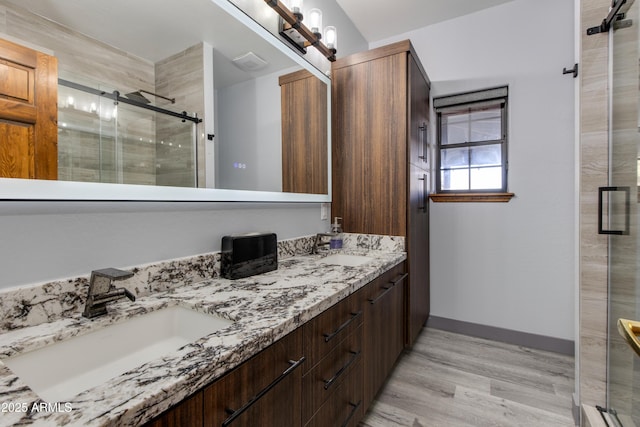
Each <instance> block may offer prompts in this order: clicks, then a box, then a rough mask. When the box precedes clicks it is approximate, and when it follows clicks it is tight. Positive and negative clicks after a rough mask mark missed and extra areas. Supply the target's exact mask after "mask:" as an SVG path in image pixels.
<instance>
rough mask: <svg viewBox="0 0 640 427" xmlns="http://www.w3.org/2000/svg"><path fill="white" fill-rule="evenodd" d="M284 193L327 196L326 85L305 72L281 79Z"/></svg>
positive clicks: (281, 77)
mask: <svg viewBox="0 0 640 427" xmlns="http://www.w3.org/2000/svg"><path fill="white" fill-rule="evenodd" d="M279 83H280V93H281V104H282V191H284V192H293V193H309V194H327V193H328V192H329V179H328V176H329V175H328V171H327V166H328V142H327V140H328V137H327V136H328V133H329V131H328V129H327V114H328V113H327V112H328V110H327V107H328V100H327V85H326V84H325V83H323V82H322V81H321V80H320V79H318V78H317V77H315V76H314V75H313V74H311V73H310V72H308V71H306V70H301V71H296V72H294V73H290V74H286V75H283V76H280V78H279Z"/></svg>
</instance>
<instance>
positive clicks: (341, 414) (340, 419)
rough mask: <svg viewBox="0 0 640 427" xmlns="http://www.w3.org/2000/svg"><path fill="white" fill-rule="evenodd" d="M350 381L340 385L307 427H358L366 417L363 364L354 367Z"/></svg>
mask: <svg viewBox="0 0 640 427" xmlns="http://www.w3.org/2000/svg"><path fill="white" fill-rule="evenodd" d="M349 377H350V378H349V379H348V380H345V381H343V382H342V383H340V384H339V385H338V386H337V388H336V390H335V391H334V392H333V393H332V394H331V396H330V397H329V399H327V401H326V402H325V403H324V404H323V405H322V406H321V407H320V409H319V410H318V411H317V412H316V414H315V415H314V417H313V418H312V419H311V420H309V422H308V423H307V424H306V425H305V427H329V426H337V427H356V426H357V425H358V424H359V422H360V420H361V419H362V417H364V414H365V411H366V407H365V406H364V402H363V399H362V392H363V391H362V380H363V378H362V377H363V370H362V362H361V361H358V362H357V364H355V365H354V366H353V369H352V371H351V373H350V375H349Z"/></svg>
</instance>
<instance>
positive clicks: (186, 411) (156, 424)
mask: <svg viewBox="0 0 640 427" xmlns="http://www.w3.org/2000/svg"><path fill="white" fill-rule="evenodd" d="M202 402H203V400H202V391H199V392H197V393H196V394H194V395H193V396H191V397H188V398H186V399H185V400H183V401H182V402H180V403H178V404H177V405H176V406H174V407H173V408H171V409H169V410H167V411H165V412H164V413H162V414H161V415H159V416H158V417H156V418H154V419H153V420H151V421H150V422H148V423H146V424H145V426H146V427H201V426H202V423H203V415H202Z"/></svg>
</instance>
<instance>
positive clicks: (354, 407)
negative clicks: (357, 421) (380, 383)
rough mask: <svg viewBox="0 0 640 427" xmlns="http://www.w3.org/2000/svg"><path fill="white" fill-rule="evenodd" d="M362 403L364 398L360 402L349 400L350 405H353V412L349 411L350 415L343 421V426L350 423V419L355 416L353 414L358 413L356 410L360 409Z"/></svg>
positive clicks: (345, 426)
mask: <svg viewBox="0 0 640 427" xmlns="http://www.w3.org/2000/svg"><path fill="white" fill-rule="evenodd" d="M361 404H362V400H361V401H360V402H358V403H351V402H349V406H351V407H352V409H351V412H349V416H348V417H347V419H346V420H344V422H343V423H342V427H347V426H348V425H349V421H351V418H353V415H354V414H355V413H356V411H357V410H358V408H359V407H360V405H361Z"/></svg>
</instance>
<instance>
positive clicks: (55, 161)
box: [0, 0, 331, 202]
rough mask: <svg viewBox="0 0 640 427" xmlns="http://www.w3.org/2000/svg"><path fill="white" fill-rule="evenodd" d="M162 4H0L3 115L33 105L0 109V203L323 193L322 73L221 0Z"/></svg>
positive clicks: (325, 85) (280, 197) (313, 197)
mask: <svg viewBox="0 0 640 427" xmlns="http://www.w3.org/2000/svg"><path fill="white" fill-rule="evenodd" d="M256 2H259V3H260V4H261V6H264V7H265V16H267V17H266V18H265V19H273V20H276V19H277V16H276V14H275V13H274V12H273V11H271V10H270V8H269V7H268V6H267V5H266V4H265V3H264V2H263V1H261V0H256ZM161 3H162V4H161V5H159V4H158V1H157V0H136V1H133V2H132V1H128V0H112V1H108V2H104V1H102V0H0V14H3V13H4V15H5V16H0V18H3V19H0V39H2V40H3V41H2V43H3V45H1V46H0V53H2V55H0V67H1V68H4V69H3V70H1V71H2V73H0V79H2V80H4V81H3V82H2V83H3V84H2V85H0V91H1V92H2V93H0V104H1V103H4V104H3V105H1V106H0V107H2V108H0V110H4V111H17V110H18V109H19V110H20V111H23V110H25V111H26V109H28V108H33V109H34V111H35V112H34V114H33V117H31V116H29V117H27V118H26V119H25V118H24V117H22V116H20V115H15V114H13V113H9V114H8V115H6V116H0V177H1V178H0V199H3V200H26V199H31V200H33V199H37V200H159V201H162V200H168V201H172V200H175V201H265V202H271V201H285V202H296V201H300V202H327V201H330V188H331V183H330V173H329V171H330V146H331V144H330V141H329V138H330V132H329V129H330V116H331V115H330V111H329V109H330V105H331V102H330V80H329V78H328V77H327V76H326V75H324V74H323V73H322V72H321V71H320V70H318V69H317V68H316V67H314V66H313V65H311V64H309V63H308V62H307V61H305V60H304V58H302V57H300V56H299V55H298V54H297V53H295V52H294V51H293V50H292V49H290V48H289V47H288V46H286V45H285V44H283V43H282V41H281V40H279V39H278V38H277V37H276V36H274V35H273V34H272V33H271V32H269V31H267V30H266V29H265V28H264V27H263V26H261V25H260V24H258V23H257V22H255V21H254V20H252V19H251V18H249V17H248V16H247V15H246V14H245V13H243V12H242V11H241V10H240V9H238V8H237V7H236V6H234V5H233V4H232V3H230V2H229V1H228V0H180V1H178V0H173V1H168V0H167V1H162V2H161ZM21 49H25V50H24V52H23V51H21ZM25 52H26V53H25ZM30 52H37V54H38V55H42V57H43V58H49V59H51V58H53V59H51V60H50V62H46V61H45V60H42V59H41V57H40V56H38V57H37V58H35V59H34V60H33V64H34V65H33V66H32V65H30V63H29V60H23V59H22V58H28V57H29V55H30V54H31V53H30ZM42 64H48V65H45V66H43V65H42ZM47 73H50V74H47ZM47 75H48V76H49V77H43V76H47ZM3 76H5V77H3ZM6 76H8V77H6ZM51 85H54V86H55V89H56V90H54V91H52V90H50V88H51V87H52V86H51ZM34 92H35V96H33V93H34ZM30 94H31V95H30ZM45 95H47V96H48V97H49V101H48V102H49V106H51V105H53V108H50V107H46V106H42V105H36V102H47V101H46V99H47V96H45ZM30 97H31V98H30ZM21 103H23V104H25V105H26V106H25V105H22V104H21ZM0 114H1V113H0ZM52 117H54V118H53V119H52ZM47 123H48V124H47ZM47 126H48V128H47ZM52 126H53V129H51V127H52ZM42 141H45V143H42ZM52 141H53V142H52ZM25 159H26V160H25Z"/></svg>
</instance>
